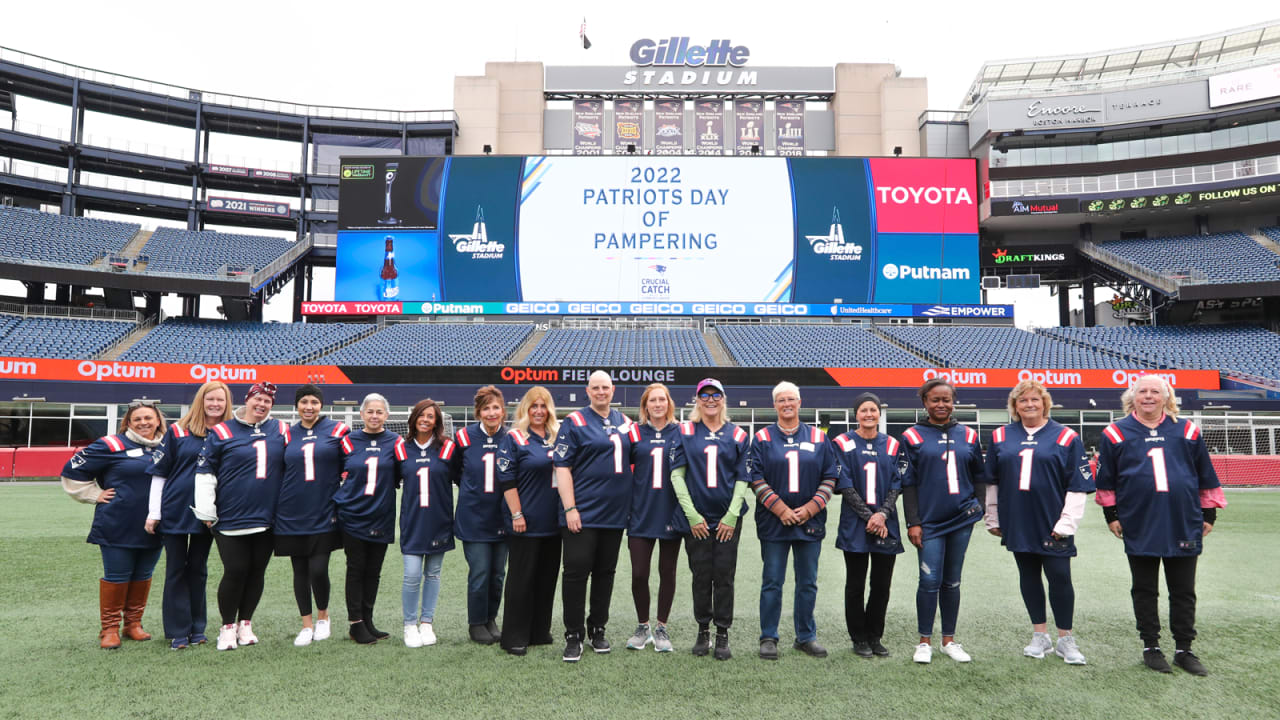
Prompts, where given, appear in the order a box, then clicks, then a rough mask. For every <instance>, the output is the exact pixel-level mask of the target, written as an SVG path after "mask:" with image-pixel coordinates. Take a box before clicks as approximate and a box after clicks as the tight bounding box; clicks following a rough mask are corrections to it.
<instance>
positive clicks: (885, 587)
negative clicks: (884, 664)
mask: <svg viewBox="0 0 1280 720" xmlns="http://www.w3.org/2000/svg"><path fill="white" fill-rule="evenodd" d="M897 557H898V556H897V555H890V554H888V553H873V552H865V553H855V552H846V553H845V554H844V622H845V627H846V628H847V629H848V630H849V639H850V640H853V641H854V642H871V641H872V640H879V639H880V638H881V637H883V636H884V616H885V612H886V611H887V610H888V608H889V585H890V584H891V583H892V582H893V564H894V562H895V560H896V559H897ZM868 565H870V566H871V594H869V595H867V596H866V598H867V600H866V603H865V604H864V603H863V601H862V598H863V593H865V592H866V589H867V566H868Z"/></svg>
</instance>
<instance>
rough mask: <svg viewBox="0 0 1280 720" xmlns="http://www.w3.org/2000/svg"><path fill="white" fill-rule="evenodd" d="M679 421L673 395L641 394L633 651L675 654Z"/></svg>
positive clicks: (635, 459)
mask: <svg viewBox="0 0 1280 720" xmlns="http://www.w3.org/2000/svg"><path fill="white" fill-rule="evenodd" d="M674 417H675V403H673V402H672V401H671V392H670V391H669V390H667V386H666V385H663V384H662V383H653V384H652V385H650V386H649V387H647V388H645V389H644V393H643V394H641V395H640V424H639V425H637V426H636V429H637V431H638V432H639V435H640V439H639V440H638V441H637V442H633V443H632V444H631V465H632V468H631V472H632V483H631V515H630V517H629V519H628V521H627V548H628V549H629V550H630V552H631V597H632V599H634V600H635V604H636V618H637V620H638V623H639V624H637V625H636V631H635V632H634V633H633V634H632V635H631V638H630V639H628V640H627V648H628V649H630V650H643V649H644V646H645V645H648V644H649V643H653V649H654V650H657V651H658V652H671V650H672V646H671V637H670V636H669V635H668V634H667V618H668V617H669V616H670V615H671V603H672V601H673V600H674V599H675V596H676V564H677V562H678V561H679V559H680V530H679V528H678V527H676V526H675V525H673V524H672V521H673V520H674V519H675V509H676V496H675V494H674V493H673V492H672V490H671V463H670V459H669V458H668V454H669V453H668V451H669V449H670V448H672V447H674V445H675V443H676V442H677V440H676V433H675V428H673V427H668V426H670V425H671V421H672V420H673V419H674ZM654 545H657V546H658V547H659V551H658V615H657V617H656V618H655V620H656V621H657V622H656V623H654V625H653V627H652V628H650V626H649V565H650V562H651V561H652V560H653V548H654Z"/></svg>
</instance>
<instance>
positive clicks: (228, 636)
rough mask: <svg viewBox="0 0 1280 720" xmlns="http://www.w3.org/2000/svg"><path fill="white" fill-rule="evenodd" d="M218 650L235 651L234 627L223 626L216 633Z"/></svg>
mask: <svg viewBox="0 0 1280 720" xmlns="http://www.w3.org/2000/svg"><path fill="white" fill-rule="evenodd" d="M218 649H219V650H235V649H236V626H235V625H223V626H222V629H221V630H219V631H218Z"/></svg>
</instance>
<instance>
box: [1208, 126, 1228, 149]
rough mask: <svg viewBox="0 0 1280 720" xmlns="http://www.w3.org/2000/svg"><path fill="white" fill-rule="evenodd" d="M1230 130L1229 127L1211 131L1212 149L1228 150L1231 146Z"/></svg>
mask: <svg viewBox="0 0 1280 720" xmlns="http://www.w3.org/2000/svg"><path fill="white" fill-rule="evenodd" d="M1229 135H1230V131H1229V130H1227V128H1222V129H1220V130H1214V131H1213V132H1211V133H1209V136H1210V138H1211V147H1210V148H1209V149H1210V150H1226V149H1227V148H1228V147H1229V146H1230V137H1229Z"/></svg>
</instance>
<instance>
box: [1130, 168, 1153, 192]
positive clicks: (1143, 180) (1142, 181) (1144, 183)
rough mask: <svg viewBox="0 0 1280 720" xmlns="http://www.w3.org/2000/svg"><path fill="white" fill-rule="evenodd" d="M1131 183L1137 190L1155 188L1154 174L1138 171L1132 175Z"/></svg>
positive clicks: (1148, 171) (1147, 171) (1149, 171)
mask: <svg viewBox="0 0 1280 720" xmlns="http://www.w3.org/2000/svg"><path fill="white" fill-rule="evenodd" d="M1133 183H1134V186H1135V187H1139V188H1149V187H1155V185H1156V174H1155V172H1153V171H1151V170H1140V171H1138V172H1136V173H1134V174H1133Z"/></svg>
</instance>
